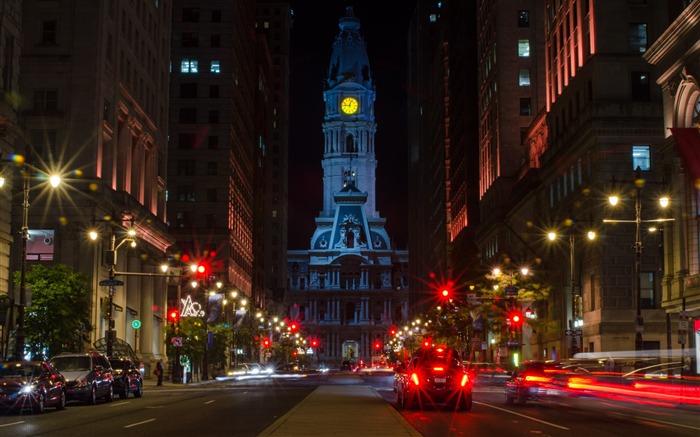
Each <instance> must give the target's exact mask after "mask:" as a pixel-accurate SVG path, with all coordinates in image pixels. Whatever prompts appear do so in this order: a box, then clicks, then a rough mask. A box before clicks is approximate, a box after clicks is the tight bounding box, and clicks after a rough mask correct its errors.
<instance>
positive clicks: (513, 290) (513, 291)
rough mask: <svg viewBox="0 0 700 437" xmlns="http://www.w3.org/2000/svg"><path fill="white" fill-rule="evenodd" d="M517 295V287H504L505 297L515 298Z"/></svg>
mask: <svg viewBox="0 0 700 437" xmlns="http://www.w3.org/2000/svg"><path fill="white" fill-rule="evenodd" d="M517 295H518V287H516V286H514V285H509V286H507V287H506V296H508V297H515V296H517Z"/></svg>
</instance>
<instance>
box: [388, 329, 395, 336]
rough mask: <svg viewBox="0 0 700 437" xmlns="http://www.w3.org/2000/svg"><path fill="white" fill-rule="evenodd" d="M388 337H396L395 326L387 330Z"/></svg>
mask: <svg viewBox="0 0 700 437" xmlns="http://www.w3.org/2000/svg"><path fill="white" fill-rule="evenodd" d="M389 335H391V336H392V337H394V336H396V326H392V327H391V328H389Z"/></svg>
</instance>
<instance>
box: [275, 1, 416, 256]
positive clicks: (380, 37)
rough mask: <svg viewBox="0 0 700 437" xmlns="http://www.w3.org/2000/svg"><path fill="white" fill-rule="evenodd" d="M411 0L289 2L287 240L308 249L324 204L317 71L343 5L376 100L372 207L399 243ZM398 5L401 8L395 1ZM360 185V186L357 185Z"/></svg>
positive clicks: (322, 71) (323, 67)
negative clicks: (361, 44) (354, 23)
mask: <svg viewBox="0 0 700 437" xmlns="http://www.w3.org/2000/svg"><path fill="white" fill-rule="evenodd" d="M413 3H414V2H413V1H410V0H409V1H401V2H395V1H386V0H373V1H369V0H355V1H347V0H325V1H311V0H296V1H292V2H291V4H292V9H293V11H294V26H293V27H292V34H291V78H290V88H291V90H290V93H291V94H290V111H291V115H290V149H289V181H290V184H289V245H288V247H289V248H290V249H308V248H309V241H310V238H311V236H312V235H313V231H314V229H315V227H316V225H315V222H314V219H315V218H316V217H318V213H319V211H320V210H321V209H322V208H323V199H322V193H323V170H322V168H321V160H322V158H323V133H322V131H321V124H322V123H323V113H324V109H323V78H324V77H325V75H326V72H327V69H328V64H329V62H330V56H331V52H332V43H333V41H334V39H335V37H336V36H337V35H338V30H339V29H338V20H339V19H340V18H341V17H342V16H343V15H344V14H345V6H346V5H351V6H353V8H354V12H355V16H356V17H357V18H359V19H360V24H361V27H360V33H361V34H362V36H363V37H364V39H365V43H366V45H367V53H368V56H369V62H370V68H371V71H372V79H373V81H374V84H375V87H376V91H377V100H376V102H375V122H376V123H377V133H376V136H375V153H376V159H377V183H376V191H377V196H376V197H377V209H378V211H379V213H380V216H381V217H384V218H386V219H387V224H386V228H387V231H388V232H389V236H390V237H391V238H392V239H393V241H394V247H395V248H398V249H405V248H406V240H407V232H408V231H407V221H406V214H407V206H406V204H407V200H408V199H407V192H406V183H407V178H408V175H407V166H408V161H407V159H408V158H407V145H406V111H405V109H404V108H405V105H406V50H407V38H408V24H409V21H410V17H411V15H412V14H413ZM397 4H398V5H400V6H402V7H403V9H400V8H398V7H397ZM360 189H364V188H363V187H360Z"/></svg>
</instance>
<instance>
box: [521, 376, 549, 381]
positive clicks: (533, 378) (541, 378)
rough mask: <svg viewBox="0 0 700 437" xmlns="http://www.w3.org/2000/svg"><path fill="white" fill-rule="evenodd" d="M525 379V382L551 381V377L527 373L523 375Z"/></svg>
mask: <svg viewBox="0 0 700 437" xmlns="http://www.w3.org/2000/svg"><path fill="white" fill-rule="evenodd" d="M525 381H527V382H552V378H549V377H547V376H536V375H527V376H526V377H525Z"/></svg>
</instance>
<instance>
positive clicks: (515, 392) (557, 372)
mask: <svg viewBox="0 0 700 437" xmlns="http://www.w3.org/2000/svg"><path fill="white" fill-rule="evenodd" d="M570 373H572V372H569V371H567V370H565V369H564V368H563V367H562V365H561V363H559V362H554V361H525V362H524V363H522V364H520V365H519V366H518V367H517V368H516V369H515V371H514V372H513V375H512V376H511V377H510V379H508V381H506V387H505V394H506V403H508V404H512V403H514V402H517V403H519V404H521V405H524V404H525V403H527V401H536V400H538V399H541V398H543V397H547V396H562V395H566V394H567V387H566V382H567V379H568V375H569V374H570Z"/></svg>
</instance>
